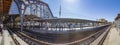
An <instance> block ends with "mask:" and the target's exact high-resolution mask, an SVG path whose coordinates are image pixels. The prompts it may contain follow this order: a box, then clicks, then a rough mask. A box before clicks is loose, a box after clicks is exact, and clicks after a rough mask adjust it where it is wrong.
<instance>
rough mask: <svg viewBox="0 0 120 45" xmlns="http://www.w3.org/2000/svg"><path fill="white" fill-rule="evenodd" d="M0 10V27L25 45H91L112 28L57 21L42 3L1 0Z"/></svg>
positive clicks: (80, 21) (104, 24)
mask: <svg viewBox="0 0 120 45" xmlns="http://www.w3.org/2000/svg"><path fill="white" fill-rule="evenodd" d="M0 9H1V10H0V16H1V24H3V25H4V27H5V28H6V29H7V30H8V31H9V33H10V35H11V36H12V35H13V34H16V35H17V36H18V37H20V38H21V39H22V40H23V41H25V42H26V43H27V44H28V45H90V44H91V43H93V42H94V41H95V40H96V39H98V37H100V36H101V35H102V34H103V33H105V35H107V32H108V31H109V29H110V27H111V24H109V23H107V22H99V21H93V20H85V19H72V18H56V17H54V16H53V14H52V12H51V10H50V8H49V6H48V4H47V3H45V2H43V1H41V0H1V1H0ZM105 35H104V37H102V38H101V40H100V41H98V44H101V41H102V40H104V38H105ZM12 39H13V40H14V42H15V44H16V45H20V42H18V41H17V40H16V39H14V37H13V36H12Z"/></svg>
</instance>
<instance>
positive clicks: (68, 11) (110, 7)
mask: <svg viewBox="0 0 120 45" xmlns="http://www.w3.org/2000/svg"><path fill="white" fill-rule="evenodd" d="M43 1H44V2H46V3H48V5H49V6H50V9H51V10H52V13H53V15H54V16H56V17H59V10H60V4H61V5H62V6H61V12H62V14H61V17H62V18H79V19H87V20H97V19H100V18H105V19H107V20H108V21H114V19H115V17H116V16H117V14H118V13H120V0H43Z"/></svg>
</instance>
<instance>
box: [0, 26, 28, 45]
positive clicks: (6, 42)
mask: <svg viewBox="0 0 120 45" xmlns="http://www.w3.org/2000/svg"><path fill="white" fill-rule="evenodd" d="M2 31H3V34H2V35H1V34H0V45H17V44H16V42H17V43H19V45H28V44H27V43H26V42H24V41H23V40H22V39H21V38H20V37H18V36H17V35H16V34H14V33H13V35H11V34H10V33H9V31H8V30H7V29H6V28H4V29H3V30H2ZM15 40H16V41H15Z"/></svg>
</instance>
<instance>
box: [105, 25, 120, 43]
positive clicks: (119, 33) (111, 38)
mask: <svg viewBox="0 0 120 45" xmlns="http://www.w3.org/2000/svg"><path fill="white" fill-rule="evenodd" d="M103 45H120V30H117V29H116V28H114V27H112V29H111V30H110V32H109V34H108V35H107V37H106V39H105V42H104V43H103Z"/></svg>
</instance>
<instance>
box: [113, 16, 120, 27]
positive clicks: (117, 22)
mask: <svg viewBox="0 0 120 45" xmlns="http://www.w3.org/2000/svg"><path fill="white" fill-rule="evenodd" d="M114 23H115V26H116V27H117V28H118V29H120V14H118V16H117V17H116V18H115V22H114Z"/></svg>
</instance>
